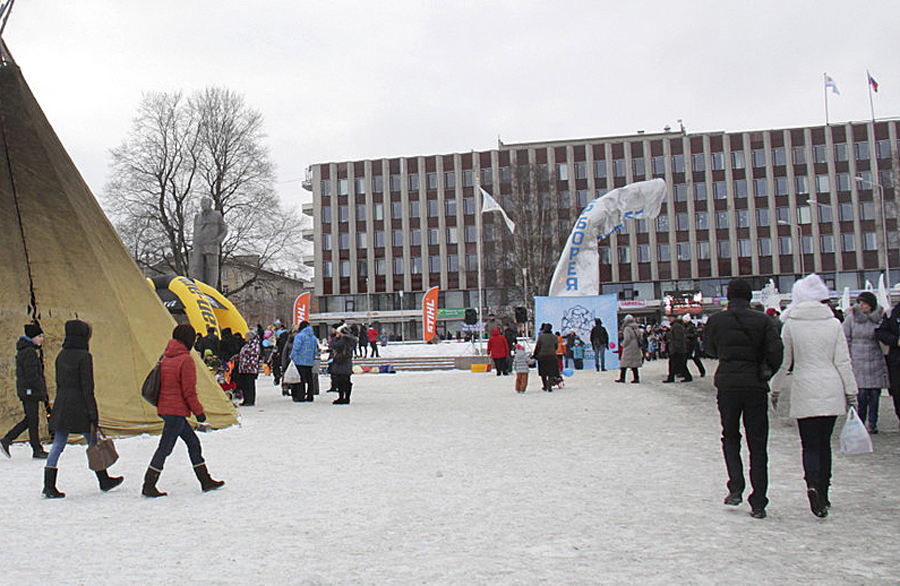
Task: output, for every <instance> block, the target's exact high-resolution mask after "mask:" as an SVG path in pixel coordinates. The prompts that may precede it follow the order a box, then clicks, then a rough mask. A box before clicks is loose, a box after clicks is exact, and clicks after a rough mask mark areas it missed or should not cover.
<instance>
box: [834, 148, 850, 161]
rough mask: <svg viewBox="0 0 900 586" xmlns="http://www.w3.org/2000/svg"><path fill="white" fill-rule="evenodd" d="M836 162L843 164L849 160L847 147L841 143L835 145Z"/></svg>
mask: <svg viewBox="0 0 900 586" xmlns="http://www.w3.org/2000/svg"><path fill="white" fill-rule="evenodd" d="M834 160H835V162H841V161H846V160H847V145H846V144H843V143H840V144H836V145H834Z"/></svg>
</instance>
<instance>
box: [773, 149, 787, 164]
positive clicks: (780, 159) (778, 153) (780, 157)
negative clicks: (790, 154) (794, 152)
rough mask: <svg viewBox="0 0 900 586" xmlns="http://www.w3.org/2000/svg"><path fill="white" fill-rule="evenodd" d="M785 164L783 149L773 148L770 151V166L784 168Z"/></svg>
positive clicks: (785, 158)
mask: <svg viewBox="0 0 900 586" xmlns="http://www.w3.org/2000/svg"><path fill="white" fill-rule="evenodd" d="M786 164H787V157H786V156H785V152H784V147H775V148H774V149H772V166H774V167H784V166H785V165H786Z"/></svg>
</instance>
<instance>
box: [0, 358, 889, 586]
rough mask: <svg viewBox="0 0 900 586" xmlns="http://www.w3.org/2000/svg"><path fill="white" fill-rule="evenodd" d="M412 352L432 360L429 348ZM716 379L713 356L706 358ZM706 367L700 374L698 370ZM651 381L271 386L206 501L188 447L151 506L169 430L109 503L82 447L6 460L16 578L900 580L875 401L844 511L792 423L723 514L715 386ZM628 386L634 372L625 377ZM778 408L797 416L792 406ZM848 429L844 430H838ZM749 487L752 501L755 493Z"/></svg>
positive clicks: (8, 537) (148, 440)
mask: <svg viewBox="0 0 900 586" xmlns="http://www.w3.org/2000/svg"><path fill="white" fill-rule="evenodd" d="M416 354H418V353H416ZM707 366H708V367H714V364H713V363H711V362H707ZM691 368H693V366H691ZM664 369H665V364H664V363H663V362H654V363H651V364H650V365H649V366H648V367H646V368H644V369H642V371H641V373H642V376H643V380H644V382H643V383H642V384H640V385H634V384H615V383H614V382H613V379H614V378H615V376H616V375H617V374H618V373H613V372H606V373H596V372H594V371H579V372H577V373H576V374H575V376H573V377H571V378H568V379H566V386H565V388H564V389H561V390H556V391H555V392H553V393H545V392H541V391H540V389H539V382H538V380H537V377H536V375H535V373H534V371H532V374H531V380H530V382H529V389H528V392H527V393H525V394H523V395H518V394H516V393H515V392H514V391H513V377H497V376H495V375H494V374H493V373H489V374H473V373H470V372H462V371H452V372H425V373H400V374H395V375H388V374H367V375H359V376H354V377H353V382H354V389H353V396H352V404H350V405H348V406H337V405H332V404H331V401H332V399H333V398H334V397H335V395H333V394H326V393H325V392H324V391H325V389H326V388H327V386H328V385H327V379H326V378H325V377H323V378H322V379H321V380H322V383H323V387H322V389H323V393H322V395H320V396H319V397H317V399H316V401H315V402H314V403H300V404H295V403H292V402H291V401H290V400H288V399H286V398H284V397H282V396H281V394H280V391H279V390H278V389H276V388H275V387H273V386H272V380H271V378H267V377H261V378H260V380H259V384H258V389H259V396H258V400H257V405H256V406H255V407H245V408H242V409H241V416H242V423H241V425H240V426H239V427H233V428H231V429H228V430H222V431H217V432H213V433H210V434H205V435H201V441H202V442H203V449H204V455H205V456H206V458H207V462H208V464H209V469H210V471H211V473H212V475H213V476H214V477H215V478H221V479H223V480H225V481H226V482H227V484H226V485H225V487H224V488H223V489H221V490H219V491H217V492H211V493H205V494H204V493H202V492H201V491H200V488H199V485H198V483H197V481H196V479H195V478H194V477H193V474H192V471H191V467H190V464H189V462H188V458H187V452H186V450H185V448H184V445H183V444H182V443H179V444H178V445H177V447H176V449H175V451H174V452H173V454H172V456H171V457H170V458H169V460H168V462H167V463H166V468H165V470H164V472H163V474H162V478H161V480H160V483H159V488H160V489H162V490H165V491H168V492H169V496H167V497H164V498H160V499H155V500H153V499H145V498H142V497H141V496H140V486H141V478H142V475H143V472H144V470H145V469H146V466H147V464H148V463H149V461H150V457H151V455H152V453H153V451H154V449H155V447H156V443H157V439H158V438H157V437H150V436H144V437H137V438H131V439H121V440H118V441H117V447H118V449H119V452H120V454H121V459H120V460H119V462H118V463H117V464H116V465H115V466H114V467H113V469H112V470H111V471H112V473H114V474H123V475H124V476H125V482H124V484H123V485H122V486H120V487H119V488H117V489H115V490H114V491H112V492H110V493H108V494H103V493H100V491H99V490H98V488H97V484H96V479H95V478H94V476H93V474H92V473H91V472H89V471H88V470H87V467H86V460H85V456H84V448H83V447H82V446H70V447H69V448H68V449H67V450H66V452H65V453H64V454H63V457H62V460H61V462H60V472H59V488H60V489H61V490H63V491H64V492H66V493H67V497H66V498H65V499H62V500H55V501H54V500H46V499H43V498H42V497H41V496H40V489H41V482H42V469H41V467H42V463H41V462H39V461H35V460H32V459H31V458H30V451H29V449H28V448H27V447H26V446H24V445H22V444H17V445H15V446H13V449H12V452H13V453H12V456H13V457H12V459H11V460H9V461H8V460H6V459H0V487H2V495H3V498H2V499H0V518H2V519H3V529H4V532H3V534H4V536H5V539H4V556H3V560H4V562H3V578H2V582H3V583H6V584H31V583H38V582H39V583H42V584H67V585H70V584H84V585H91V586H94V585H105V584H117V585H118V584H166V583H169V584H191V583H195V584H211V585H213V584H216V585H217V584H223V585H240V586H248V585H257V584H265V585H284V584H303V585H318V584H372V585H382V584H398V585H408V584H460V585H472V584H492V585H493V584H522V585H533V584H554V585H557V584H572V585H584V584H666V585H671V584H710V585H713V584H853V583H858V584H867V585H872V584H896V583H897V582H898V580H900V550H898V548H897V543H898V541H900V518H898V517H900V516H898V513H900V489H898V468H900V433H898V427H897V421H896V419H895V418H894V416H893V413H892V410H891V409H890V408H889V403H890V399H889V398H888V397H887V395H885V396H884V397H883V399H882V409H881V421H882V423H881V428H882V433H880V434H878V435H875V436H873V440H874V443H875V450H876V451H875V453H874V454H869V455H864V456H852V457H851V456H844V455H842V454H839V453H837V432H836V433H835V438H834V441H835V456H834V460H835V462H834V481H833V484H834V486H833V489H832V496H831V500H832V503H833V508H832V511H831V515H830V516H829V517H828V518H827V519H818V518H816V517H814V516H813V515H812V514H811V513H810V511H809V507H808V504H807V501H806V495H805V489H804V483H803V479H802V469H801V463H800V447H799V440H798V436H797V431H796V426H795V424H794V423H793V422H792V421H791V420H789V419H787V418H786V417H785V416H784V414H783V413H781V414H779V415H778V416H777V418H776V419H774V420H773V422H772V428H771V433H770V443H769V474H770V483H771V484H770V487H769V498H770V500H771V503H770V505H769V508H768V513H769V516H768V518H767V519H765V520H756V519H752V518H751V517H750V516H749V515H748V512H749V508H748V506H747V505H746V503H744V504H743V505H741V506H740V507H725V506H723V505H722V498H723V497H724V496H725V493H726V490H725V469H724V464H723V462H722V457H721V449H720V442H719V422H718V412H717V410H716V403H715V393H714V390H713V388H712V385H711V380H710V379H711V376H710V375H707V377H706V378H703V379H700V378H695V380H694V382H693V383H682V384H671V385H664V384H662V383H661V382H660V381H661V379H662V378H663V376H664ZM629 378H630V374H629ZM782 403H783V405H779V411H780V412H781V411H782V410H786V408H787V405H786V403H787V398H785V399H783V401H782ZM842 421H843V418H842V419H841V420H839V421H838V427H840V425H841V424H842ZM745 497H746V493H745Z"/></svg>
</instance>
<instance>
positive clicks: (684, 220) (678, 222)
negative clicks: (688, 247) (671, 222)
mask: <svg viewBox="0 0 900 586" xmlns="http://www.w3.org/2000/svg"><path fill="white" fill-rule="evenodd" d="M675 229H676V230H678V231H679V232H686V231H687V229H688V215H687V213H685V212H678V213H677V214H675Z"/></svg>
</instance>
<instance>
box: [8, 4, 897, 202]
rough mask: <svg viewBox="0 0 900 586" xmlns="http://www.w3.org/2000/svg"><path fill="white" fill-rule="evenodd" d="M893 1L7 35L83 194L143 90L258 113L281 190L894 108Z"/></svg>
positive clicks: (21, 19)
mask: <svg viewBox="0 0 900 586" xmlns="http://www.w3.org/2000/svg"><path fill="white" fill-rule="evenodd" d="M898 22H900V3H898V2H896V1H873V2H848V1H847V0H837V1H835V0H815V1H812V0H811V1H804V2H800V1H790V0H777V1H771V0H765V1H755V2H746V1H745V2H740V3H738V2H727V1H718V2H711V1H710V2H701V1H656V2H640V1H630V2H622V1H621V0H617V1H608V0H594V1H577V2H576V1H563V0H556V1H546V2H538V1H531V0H518V1H511V0H506V1H481V2H478V1H474V0H454V1H452V2H412V1H400V0H388V1H382V2H375V1H369V2H362V1H357V2H350V1H342V0H329V1H322V0H318V1H315V2H310V1H297V0H294V1H282V0H270V1H268V2H235V1H232V0H216V1H214V2H213V1H206V0H191V1H184V0H156V1H154V2H149V1H140V2H123V1H122V0H83V1H75V0H67V1H61V0H18V1H17V3H16V5H15V7H14V10H13V13H12V17H11V18H10V20H9V23H8V25H7V28H6V31H5V33H4V38H5V40H6V42H7V44H8V46H9V48H10V51H11V52H12V54H13V56H14V57H15V59H16V61H17V63H18V64H19V66H20V67H21V68H22V71H23V73H24V75H25V78H26V79H27V80H28V83H29V85H30V86H31V88H32V91H33V92H34V94H35V95H36V96H37V99H38V101H39V102H40V103H41V105H42V107H43V108H44V112H45V113H46V114H47V116H48V118H49V119H50V122H51V123H52V124H53V126H54V127H55V129H56V132H57V133H58V134H59V136H60V138H61V139H62V142H63V144H65V146H66V148H67V149H68V150H69V153H70V154H71V156H72V158H73V159H74V160H75V163H76V164H77V165H78V167H79V169H80V170H81V172H82V174H83V175H84V177H85V179H86V180H87V182H88V184H89V185H90V186H91V188H92V189H93V190H94V192H95V194H98V195H99V194H100V193H101V192H102V189H103V186H104V184H105V183H106V181H107V178H108V176H107V174H108V164H109V150H110V149H111V148H113V147H115V146H117V145H118V144H119V143H120V142H121V141H122V140H123V138H124V137H125V135H126V133H127V131H128V129H129V126H130V123H131V118H132V116H133V114H134V112H135V109H136V106H137V104H138V102H139V101H140V99H141V93H142V92H145V91H174V90H184V91H185V92H191V91H193V90H196V89H200V88H203V87H206V86H211V85H217V86H223V87H227V88H229V89H233V90H236V91H238V92H241V93H243V94H244V95H245V97H246V99H247V102H248V103H249V104H250V105H251V106H253V107H254V108H256V109H258V110H260V111H261V112H262V114H263V116H264V117H265V121H266V130H267V133H268V146H269V148H270V149H271V153H272V157H273V160H274V161H275V163H276V165H277V167H278V180H279V184H278V185H277V188H278V191H279V193H280V195H281V196H282V198H283V199H284V200H285V201H286V202H290V201H294V202H296V201H298V198H299V197H301V196H303V197H304V198H305V197H308V194H306V192H304V191H303V190H302V189H301V187H300V181H299V180H300V179H302V177H303V175H304V170H305V169H306V167H307V166H309V165H310V164H313V163H320V162H329V161H343V160H356V159H365V158H381V157H389V156H414V155H427V154H435V153H452V152H466V151H469V150H472V149H477V150H482V149H490V148H494V147H495V146H496V144H497V142H496V141H497V136H498V135H500V136H501V137H502V139H503V141H504V142H507V143H508V142H520V141H537V140H554V139H566V138H585V137H598V136H609V135H619V134H631V133H634V132H635V131H637V130H639V129H643V130H646V131H647V132H653V131H658V130H661V129H662V127H663V126H665V125H666V124H669V125H671V126H672V127H673V128H677V127H678V124H677V122H676V121H677V119H679V118H681V119H683V120H684V123H685V125H686V127H687V129H688V131H689V132H698V131H709V130H746V129H766V128H775V127H784V126H804V125H810V124H822V123H824V118H825V114H824V105H823V100H824V97H823V73H824V72H828V74H829V75H831V76H832V77H834V79H835V80H836V82H837V84H838V86H839V88H840V91H841V95H840V96H831V97H830V100H829V106H830V115H831V121H832V122H842V121H847V120H865V119H868V118H869V117H870V112H869V96H868V93H867V86H866V69H870V70H871V72H872V74H873V76H874V77H875V78H876V79H877V80H878V82H879V83H880V84H881V87H880V90H879V92H878V94H876V95H875V114H876V116H877V117H879V118H882V117H891V116H900V59H898V55H900V51H898V48H900V41H898V39H900V35H898V33H897V23H898Z"/></svg>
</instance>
